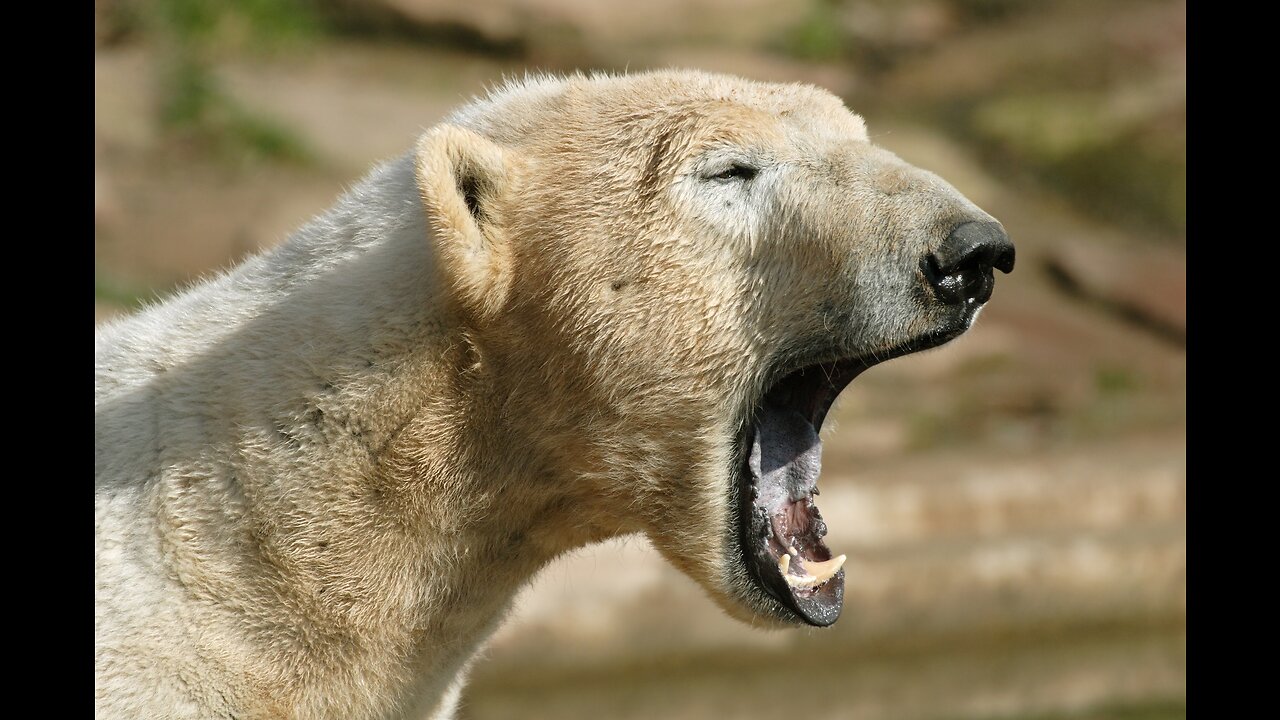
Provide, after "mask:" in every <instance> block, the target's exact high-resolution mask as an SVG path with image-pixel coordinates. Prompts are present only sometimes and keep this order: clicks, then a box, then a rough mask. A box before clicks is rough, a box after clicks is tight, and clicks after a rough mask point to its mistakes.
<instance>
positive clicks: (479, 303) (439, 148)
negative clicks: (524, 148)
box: [416, 124, 512, 321]
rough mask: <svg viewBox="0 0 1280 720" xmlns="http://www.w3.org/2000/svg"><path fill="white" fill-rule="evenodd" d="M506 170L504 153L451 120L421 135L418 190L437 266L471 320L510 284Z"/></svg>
mask: <svg viewBox="0 0 1280 720" xmlns="http://www.w3.org/2000/svg"><path fill="white" fill-rule="evenodd" d="M511 170H512V163H511V157H510V153H509V152H508V151H506V150H503V149H502V148H501V147H499V146H497V145H495V144H494V143H493V142H491V141H490V140H488V139H486V138H483V137H481V136H480V135H477V134H476V133H474V132H471V131H470V130H466V129H463V128H460V127H458V126H456V125H448V124H443V125H437V126H436V127H434V128H432V129H431V130H429V131H428V132H427V133H426V134H425V135H423V136H422V139H421V140H419V141H418V147H417V163H416V172H417V180H418V191H419V192H420V193H421V194H422V204H423V206H424V207H425V208H426V211H427V223H428V225H429V227H430V229H431V242H433V243H434V244H435V250H436V258H437V266H438V268H439V270H440V273H441V276H442V280H443V281H444V283H445V286H446V288H447V290H448V292H449V294H450V295H451V296H452V297H453V298H454V299H455V301H456V302H457V306H458V308H459V309H460V310H462V311H463V312H464V313H466V314H467V315H469V316H470V317H471V319H472V320H473V321H483V320H485V319H488V318H490V317H493V316H494V315H496V314H497V313H498V312H499V311H500V310H501V309H502V307H503V305H504V304H505V302H506V299H507V291H508V288H509V287H510V284H511V252H510V248H509V247H508V244H507V237H506V233H505V231H504V229H503V226H502V222H501V217H499V215H500V207H501V205H502V204H503V203H500V202H498V199H499V198H501V197H502V195H503V193H505V192H507V189H508V187H509V185H510V182H511V175H512V172H511Z"/></svg>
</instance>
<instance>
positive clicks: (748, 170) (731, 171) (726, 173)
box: [707, 163, 760, 181]
mask: <svg viewBox="0 0 1280 720" xmlns="http://www.w3.org/2000/svg"><path fill="white" fill-rule="evenodd" d="M759 172H760V170H759V169H757V168H753V167H751V166H750V165H743V164H741V163H734V164H733V165H732V166H730V167H728V168H726V169H725V170H722V171H721V172H718V173H716V174H715V175H709V176H707V179H708V180H743V181H746V180H750V179H751V178H753V177H755V176H756V174H757V173H759Z"/></svg>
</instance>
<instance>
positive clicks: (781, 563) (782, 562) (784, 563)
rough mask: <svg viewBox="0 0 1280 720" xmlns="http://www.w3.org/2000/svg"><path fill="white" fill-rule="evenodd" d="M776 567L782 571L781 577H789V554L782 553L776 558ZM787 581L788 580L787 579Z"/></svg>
mask: <svg viewBox="0 0 1280 720" xmlns="http://www.w3.org/2000/svg"><path fill="white" fill-rule="evenodd" d="M778 569H779V570H781V571H782V577H785V578H789V577H790V576H788V575H787V571H788V570H790V569H791V556H790V555H783V556H782V557H780V558H778ZM788 582H789V580H788Z"/></svg>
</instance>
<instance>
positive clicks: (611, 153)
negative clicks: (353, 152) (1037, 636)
mask: <svg viewBox="0 0 1280 720" xmlns="http://www.w3.org/2000/svg"><path fill="white" fill-rule="evenodd" d="M1013 263H1014V249H1013V245H1012V244H1011V243H1010V241H1009V239H1008V237H1007V236H1006V234H1005V232H1004V230H1003V228H1002V227H1001V225H1000V224H999V223H998V222H997V221H995V220H994V219H993V218H992V217H991V216H989V215H988V214H986V213H985V212H983V211H982V210H980V209H979V208H977V207H976V206H974V204H973V203H971V202H970V201H968V200H967V199H965V198H964V197H963V196H962V195H961V194H960V193H959V192H957V191H956V190H955V189H954V188H952V187H951V186H950V185H948V184H947V183H946V182H944V181H943V180H941V179H940V178H938V177H937V176H935V175H933V174H931V173H929V172H926V171H924V170H920V169H917V168H915V167H912V166H910V165H908V164H906V163H904V162H902V161H901V160H899V159H898V158H897V157H895V156H894V155H892V154H891V153H889V152H887V151H885V150H883V149H880V148H877V147H876V146H875V145H873V144H872V143H871V142H869V141H868V139H867V133H866V130H865V128H864V125H863V121H862V119H861V118H860V117H859V116H857V115H855V114H853V113H852V112H850V111H849V110H848V109H846V108H845V107H844V105H843V104H842V103H841V101H840V100H839V99H837V98H836V97H835V96H833V95H831V94H829V93H827V92H825V91H823V90H820V89H817V88H815V87H812V86H804V85H795V84H769V83H761V82H753V81H748V80H744V79H740V78H737V77H731V76H726V75H714V74H708V73H703V72H698V71H674V70H673V71H661V72H648V73H642V74H631V75H591V76H586V75H575V76H570V77H533V78H528V79H525V80H522V81H516V82H511V83H509V84H507V85H506V86H504V87H502V88H500V89H497V90H495V91H494V92H492V93H491V94H490V95H489V96H488V97H485V98H482V99H478V100H476V101H474V102H472V103H470V104H468V105H466V106H465V107H463V108H462V109H460V110H458V111H456V112H455V113H454V114H453V115H452V116H450V117H449V118H447V119H446V120H445V121H444V122H443V123H442V124H440V125H438V126H436V127H434V128H432V129H430V130H429V131H427V132H426V133H425V134H424V135H423V136H422V137H421V139H420V141H419V142H418V143H417V145H416V147H415V148H414V149H413V150H412V151H411V152H408V153H406V154H405V155H403V156H402V157H399V158H397V159H394V160H391V161H390V162H387V163H386V164H384V165H382V166H380V167H378V168H377V169H375V170H373V171H372V173H371V174H370V175H369V176H368V177H366V178H365V179H364V180H363V181H362V182H360V183H359V184H358V185H357V186H355V187H354V188H353V189H352V190H351V191H350V192H349V193H347V194H346V195H345V196H344V197H343V198H341V199H340V200H339V201H338V202H337V204H336V205H335V206H334V207H333V208H332V209H330V210H329V211H328V212H326V213H324V214H323V215H320V216H319V217H317V218H316V219H314V220H313V221H311V222H310V223H309V224H307V225H305V226H304V227H302V228H301V229H299V230H298V231H297V232H296V233H295V234H293V235H292V237H290V238H289V239H288V240H287V241H286V242H284V243H283V244H281V245H280V246H278V247H276V248H274V249H273V250H271V251H269V252H266V253H264V254H261V255H259V256H257V257H254V258H251V259H249V260H248V261H246V262H244V263H243V264H241V265H240V266H238V267H236V268H234V269H232V270H231V271H229V272H226V273H224V274H221V275H219V276H217V277H214V278H212V279H208V280H206V281H204V282H202V283H200V284H198V285H196V286H194V287H192V288H190V289H187V290H186V291H184V292H182V293H180V294H178V295H176V296H174V297H172V298H170V299H168V300H166V301H164V302H162V303H159V304H156V305H154V306H152V307H149V308H147V309H146V310H144V311H142V312H140V313H138V314H136V315H134V316H132V317H128V318H125V319H123V320H120V321H118V322H115V323H113V324H111V325H109V326H107V327H104V328H103V329H101V330H100V331H99V332H98V333H97V335H96V338H95V353H96V356H95V357H96V366H95V383H96V385H95V405H94V407H95V427H94V435H95V444H96V454H95V471H96V492H95V494H96V517H95V528H96V544H95V568H96V572H95V586H96V595H95V599H96V606H95V641H96V642H95V653H96V664H95V669H96V681H95V687H96V699H97V708H98V713H99V715H100V716H102V717H240V718H249V717H295V718H319V717H340V718H381V717H422V716H424V715H429V714H431V713H433V712H434V713H435V714H436V716H439V717H447V716H448V715H450V713H451V706H452V703H453V702H454V701H455V700H456V699H457V696H458V692H459V688H460V687H461V682H462V679H461V678H462V677H463V676H464V675H465V670H466V668H467V666H468V664H469V662H470V660H471V658H472V656H473V655H474V654H475V653H476V650H477V648H478V647H479V646H480V645H481V644H482V643H483V642H484V641H485V639H486V638H487V637H488V635H489V634H490V633H491V631H492V630H493V629H494V627H495V625H496V624H497V623H498V622H499V621H500V620H501V618H502V616H503V614H504V612H505V611H506V610H507V608H508V606H509V605H510V603H511V600H512V598H513V596H514V595H515V594H516V592H517V590H518V589H519V588H520V587H521V586H522V585H523V584H525V583H526V582H528V580H529V579H530V578H531V577H532V576H533V575H534V574H535V573H536V572H537V571H538V570H539V568H541V567H543V566H544V565H546V564H547V563H548V562H549V561H550V560H552V559H553V558H555V557H556V556H558V555H560V554H562V553H564V552H566V551H568V550H570V549H573V548H576V547H579V546H582V545H584V544H587V543H592V542H596V541H599V540H602V539H604V538H609V537H613V536H617V535H620V534H625V533H643V534H644V535H646V536H647V537H648V538H649V540H650V541H651V542H652V543H653V545H654V547H656V548H657V549H658V550H659V551H660V552H661V553H662V554H663V555H664V556H665V557H666V558H667V559H668V560H669V561H670V562H671V563H673V564H674V565H675V566H677V567H678V568H680V569H681V570H682V571H683V572H685V573H687V574H688V575H689V576H690V577H692V578H693V579H694V580H696V581H697V582H698V583H700V585H701V586H702V588H704V589H705V591H706V593H707V595H708V597H709V598H711V599H712V600H713V601H714V602H716V603H718V604H719V605H720V606H721V607H723V608H724V610H726V611H727V612H729V613H731V614H732V615H734V616H737V617H739V618H742V619H744V620H748V621H751V622H754V623H770V624H778V625H800V624H809V625H816V626H825V625H829V624H831V623H833V622H835V620H836V618H837V617H838V616H839V614H840V608H841V600H842V596H843V590H844V580H845V578H844V571H843V570H842V569H841V564H842V562H843V557H844V556H842V555H837V554H835V553H834V552H833V551H832V550H830V549H828V548H827V546H826V545H825V544H824V542H823V536H824V534H825V532H826V527H825V525H824V524H823V522H822V519H821V515H820V514H819V512H818V508H817V506H816V505H815V503H814V496H815V495H816V494H817V486H816V483H817V479H818V473H819V462H820V452H821V440H820V438H819V433H818V431H819V429H820V428H821V427H822V422H823V418H824V416H825V414H826V412H827V410H828V409H829V408H830V406H831V404H832V402H833V401H834V399H835V397H836V395H837V394H838V393H839V392H840V391H841V389H842V388H844V387H845V386H846V385H847V384H848V383H849V382H850V381H851V380H853V379H854V378H855V377H856V376H857V375H858V374H859V373H861V372H863V371H864V370H866V369H867V368H868V367H871V366H872V365H875V364H876V363H879V362H883V361H885V360H888V359H890V358H893V357H897V356H900V355H903V354H906V353H910V352H914V351H917V350H922V349H925V348H930V347H934V346H937V345H940V344H942V343H944V342H947V341H948V340H950V339H952V338H954V337H956V336H957V335H959V334H961V333H963V332H964V331H965V330H966V329H968V328H969V326H970V325H971V324H972V323H973V321H974V319H975V318H976V317H977V315H978V311H979V310H980V308H982V307H983V305H984V303H985V302H986V301H987V299H988V298H989V297H990V295H991V292H992V287H993V282H994V281H993V275H994V273H993V270H994V269H999V270H1002V271H1004V272H1008V271H1010V270H1011V269H1012V267H1013Z"/></svg>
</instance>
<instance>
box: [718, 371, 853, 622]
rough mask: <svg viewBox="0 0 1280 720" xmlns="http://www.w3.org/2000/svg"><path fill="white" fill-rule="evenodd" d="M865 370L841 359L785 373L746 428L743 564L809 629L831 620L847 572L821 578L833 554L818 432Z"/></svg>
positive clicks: (842, 591) (835, 610)
mask: <svg viewBox="0 0 1280 720" xmlns="http://www.w3.org/2000/svg"><path fill="white" fill-rule="evenodd" d="M865 369H866V366H865V365H864V364H862V363H860V362H857V361H844V362H834V363H823V364H819V365H811V366H809V367H806V368H803V369H800V370H797V371H795V372H793V373H791V374H789V375H787V376H786V377H784V378H782V379H781V380H779V381H778V382H776V383H774V384H773V385H772V386H771V387H770V388H769V389H768V391H767V392H766V393H765V395H764V397H763V399H762V400H761V401H760V404H759V406H758V407H756V408H755V412H754V414H753V417H752V421H751V423H750V427H749V428H748V435H747V438H746V442H747V447H746V452H745V453H744V455H745V458H744V460H745V465H746V467H745V468H744V472H743V475H742V476H743V481H744V483H745V484H747V485H748V486H749V487H746V488H744V490H745V492H743V493H742V499H743V508H742V510H743V519H744V522H743V528H742V530H743V550H744V554H745V555H746V557H747V564H748V566H749V569H750V571H751V572H752V573H754V574H755V576H756V579H757V580H758V581H759V582H760V585H761V586H762V587H763V588H764V589H765V591H766V592H768V593H769V594H771V595H773V596H774V597H775V598H777V599H778V600H779V601H780V602H781V603H782V604H783V605H785V606H786V607H788V608H790V609H791V610H792V611H793V612H795V613H796V614H797V615H798V616H799V617H800V618H801V619H803V620H804V621H805V622H808V623H810V624H812V625H820V626H825V625H830V624H831V623H833V622H835V620H836V618H838V617H839V615H840V608H841V604H842V601H843V598H844V572H843V571H839V572H836V573H835V574H834V575H830V573H829V572H824V570H829V569H830V567H831V564H830V563H828V561H830V560H831V559H832V553H831V551H830V550H829V549H828V548H827V546H826V544H825V543H823V540H822V538H823V536H824V535H826V533H827V526H826V523H824V522H823V520H822V515H821V513H819V512H818V506H817V504H816V503H815V500H814V498H815V496H816V495H818V475H819V472H820V470H821V464H822V462H821V461H822V441H821V440H820V439H819V437H818V431H819V430H820V429H821V427H822V422H823V420H824V419H825V417H826V414H827V411H828V410H829V409H830V408H831V404H832V403H833V402H835V399H836V396H837V395H839V394H840V391H841V390H843V389H844V387H845V386H846V385H848V384H849V383H850V382H851V381H852V380H853V379H854V378H855V377H857V376H858V374H860V373H861V372H862V371H863V370H865ZM824 564H825V565H824ZM784 575H789V576H791V582H787V578H786V577H784ZM824 576H826V577H824ZM814 578H818V579H819V581H818V582H814V581H813V579H814Z"/></svg>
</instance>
